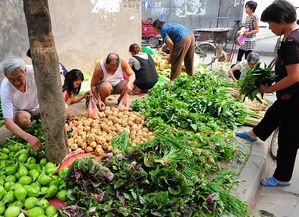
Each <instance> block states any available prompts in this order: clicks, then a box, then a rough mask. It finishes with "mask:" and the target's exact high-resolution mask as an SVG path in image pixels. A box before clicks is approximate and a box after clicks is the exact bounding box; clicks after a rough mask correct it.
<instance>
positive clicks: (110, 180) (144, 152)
mask: <svg viewBox="0 0 299 217" xmlns="http://www.w3.org/2000/svg"><path fill="white" fill-rule="evenodd" d="M230 88H231V84H229V83H228V82H225V81H224V80H223V79H222V78H220V77H219V76H217V75H215V74H213V72H211V71H209V70H206V71H204V72H201V73H198V74H196V75H195V76H193V77H184V76H181V77H180V78H179V79H177V80H176V81H174V82H172V83H171V84H168V83H167V84H164V85H161V86H157V87H155V88H154V89H153V90H152V91H151V94H150V96H149V97H147V98H145V99H143V100H140V101H136V102H135V104H134V109H135V110H138V111H140V112H142V113H143V115H145V116H146V117H147V121H148V125H149V127H151V128H153V129H155V139H154V140H152V141H149V142H147V143H144V144H140V145H137V146H135V147H132V146H130V145H129V142H128V132H126V131H125V132H123V133H121V134H120V135H119V136H118V137H117V138H115V139H114V144H113V146H114V147H117V148H118V149H120V151H121V153H120V154H114V155H113V154H109V155H108V156H107V157H105V158H104V159H102V160H101V162H99V163H96V162H94V161H93V160H91V159H83V160H77V161H75V162H74V164H73V165H72V166H71V168H70V169H69V173H68V175H67V177H66V179H65V182H66V185H67V187H68V189H70V190H69V191H68V204H69V206H68V207H67V208H65V209H64V210H62V211H61V214H62V215H64V216H220V215H225V214H228V215H230V214H233V215H235V216H247V215H248V210H247V205H246V204H245V203H244V202H243V201H241V200H239V199H237V198H235V197H233V196H231V195H230V193H229V191H230V189H231V187H232V185H233V184H235V183H236V174H235V173H234V172H233V171H231V170H229V169H226V168H223V167H221V166H220V163H221V162H223V161H229V160H231V161H233V160H234V161H239V160H244V155H243V154H242V153H240V152H239V151H238V150H237V147H236V144H234V142H233V141H232V138H233V135H232V129H233V127H234V126H236V125H237V124H240V123H242V122H243V121H244V118H245V117H246V112H245V111H244V110H242V108H241V103H240V102H238V100H236V99H234V98H233V97H232V96H230V95H229V94H227V93H226V92H227V90H228V89H230Z"/></svg>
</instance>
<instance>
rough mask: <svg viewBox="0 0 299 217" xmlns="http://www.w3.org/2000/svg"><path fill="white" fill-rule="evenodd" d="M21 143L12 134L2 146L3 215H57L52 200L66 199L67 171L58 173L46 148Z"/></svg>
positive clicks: (0, 210)
mask: <svg viewBox="0 0 299 217" xmlns="http://www.w3.org/2000/svg"><path fill="white" fill-rule="evenodd" d="M20 142H21V141H18V138H16V137H12V138H11V139H9V140H8V142H7V143H6V144H5V145H4V147H3V148H1V149H0V160H1V161H0V171H1V172H0V200H1V202H0V216H5V217H17V216H18V215H19V214H21V213H23V214H25V215H26V216H29V217H37V216H47V217H53V216H55V215H56V214H57V210H56V208H55V207H54V206H52V205H50V204H49V202H48V199H49V198H52V197H57V198H59V199H60V200H62V201H65V200H66V194H67V190H66V186H65V183H64V181H63V179H62V177H63V176H64V175H65V173H66V170H62V171H61V172H60V173H59V175H54V173H55V171H56V165H55V164H53V163H51V162H48V161H47V159H46V158H45V152H44V151H40V152H35V151H33V150H32V149H31V148H29V146H28V145H27V144H22V143H20Z"/></svg>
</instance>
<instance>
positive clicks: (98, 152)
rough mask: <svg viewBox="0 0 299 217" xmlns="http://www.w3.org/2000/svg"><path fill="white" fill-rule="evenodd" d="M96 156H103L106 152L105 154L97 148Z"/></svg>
mask: <svg viewBox="0 0 299 217" xmlns="http://www.w3.org/2000/svg"><path fill="white" fill-rule="evenodd" d="M95 154H96V155H97V156H102V155H104V154H105V152H104V150H103V149H102V148H100V147H97V148H96V149H95Z"/></svg>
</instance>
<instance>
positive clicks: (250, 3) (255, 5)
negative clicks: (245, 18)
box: [245, 1, 257, 12]
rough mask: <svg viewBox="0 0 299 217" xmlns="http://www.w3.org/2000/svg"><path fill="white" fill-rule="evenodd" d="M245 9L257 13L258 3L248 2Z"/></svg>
mask: <svg viewBox="0 0 299 217" xmlns="http://www.w3.org/2000/svg"><path fill="white" fill-rule="evenodd" d="M245 7H249V8H250V9H251V10H252V12H255V9H256V7H257V3H256V2H255V1H248V2H246V4H245Z"/></svg>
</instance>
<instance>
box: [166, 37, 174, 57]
mask: <svg viewBox="0 0 299 217" xmlns="http://www.w3.org/2000/svg"><path fill="white" fill-rule="evenodd" d="M165 42H166V44H167V46H168V48H169V57H168V63H172V57H173V51H174V43H173V41H172V40H171V39H170V38H169V37H168V38H167V39H166V40H165Z"/></svg>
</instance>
